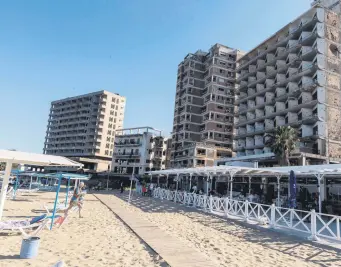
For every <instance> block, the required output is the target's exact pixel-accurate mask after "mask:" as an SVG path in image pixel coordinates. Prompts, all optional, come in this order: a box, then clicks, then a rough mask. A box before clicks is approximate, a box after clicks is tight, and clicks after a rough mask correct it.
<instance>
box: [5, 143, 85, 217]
mask: <svg viewBox="0 0 341 267" xmlns="http://www.w3.org/2000/svg"><path fill="white" fill-rule="evenodd" d="M0 162H5V163H6V169H5V174H4V179H3V183H2V187H1V194H0V220H1V218H2V213H3V209H4V205H5V200H6V192H7V187H8V181H9V176H10V174H11V170H12V164H13V163H17V164H27V165H37V166H67V167H82V166H83V164H81V163H78V162H76V161H73V160H70V159H67V158H65V157H61V156H51V155H44V154H37V153H28V152H20V151H11V150H3V149H2V150H0Z"/></svg>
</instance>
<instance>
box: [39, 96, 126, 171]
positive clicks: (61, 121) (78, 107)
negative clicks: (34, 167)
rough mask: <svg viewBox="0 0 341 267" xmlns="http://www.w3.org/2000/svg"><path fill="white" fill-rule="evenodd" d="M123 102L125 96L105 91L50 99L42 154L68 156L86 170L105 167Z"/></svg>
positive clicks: (122, 118) (101, 169) (119, 124)
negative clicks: (51, 100)
mask: <svg viewBox="0 0 341 267" xmlns="http://www.w3.org/2000/svg"><path fill="white" fill-rule="evenodd" d="M125 105H126V99H125V97H123V96H120V95H118V94H115V93H111V92H108V91H104V90H103V91H98V92H94V93H90V94H85V95H79V96H75V97H69V98H65V99H61V100H56V101H53V102H52V103H51V109H50V114H49V119H48V125H47V131H46V137H45V144H44V154H49V155H60V156H65V157H68V158H71V159H73V160H76V161H78V162H81V163H83V164H84V169H85V170H90V171H104V170H108V167H110V164H111V158H112V155H113V150H114V139H115V130H117V129H122V127H123V120H124V111H125Z"/></svg>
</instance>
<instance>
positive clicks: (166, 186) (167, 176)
mask: <svg viewBox="0 0 341 267" xmlns="http://www.w3.org/2000/svg"><path fill="white" fill-rule="evenodd" d="M168 176H169V174H167V181H166V188H167V189H168Z"/></svg>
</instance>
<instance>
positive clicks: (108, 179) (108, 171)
mask: <svg viewBox="0 0 341 267" xmlns="http://www.w3.org/2000/svg"><path fill="white" fill-rule="evenodd" d="M107 191H109V166H108V176H107Z"/></svg>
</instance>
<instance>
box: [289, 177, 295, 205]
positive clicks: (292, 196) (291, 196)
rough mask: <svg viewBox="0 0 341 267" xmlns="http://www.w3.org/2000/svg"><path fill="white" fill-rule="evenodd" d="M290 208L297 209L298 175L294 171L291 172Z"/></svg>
mask: <svg viewBox="0 0 341 267" xmlns="http://www.w3.org/2000/svg"><path fill="white" fill-rule="evenodd" d="M289 179H290V199H289V200H290V208H292V209H293V208H295V207H296V187H297V185H296V175H295V172H294V171H293V170H291V171H290V176H289Z"/></svg>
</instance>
